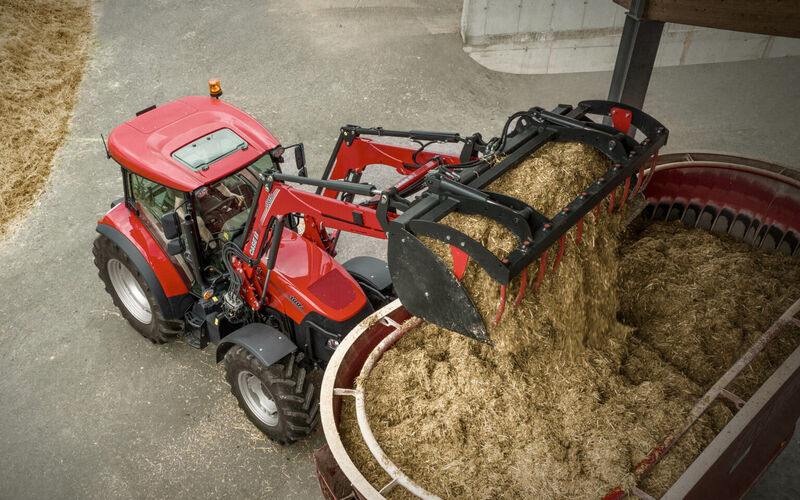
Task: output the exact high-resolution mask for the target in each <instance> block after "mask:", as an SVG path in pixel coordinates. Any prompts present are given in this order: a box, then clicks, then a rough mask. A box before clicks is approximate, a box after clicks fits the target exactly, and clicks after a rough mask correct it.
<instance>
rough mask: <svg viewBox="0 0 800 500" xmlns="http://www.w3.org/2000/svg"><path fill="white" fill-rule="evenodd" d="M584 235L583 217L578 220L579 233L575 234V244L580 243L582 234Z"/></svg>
mask: <svg viewBox="0 0 800 500" xmlns="http://www.w3.org/2000/svg"><path fill="white" fill-rule="evenodd" d="M582 235H583V217H581V220H579V221H578V234H576V235H575V244H576V245H577V244H579V243H580V242H581V236H582Z"/></svg>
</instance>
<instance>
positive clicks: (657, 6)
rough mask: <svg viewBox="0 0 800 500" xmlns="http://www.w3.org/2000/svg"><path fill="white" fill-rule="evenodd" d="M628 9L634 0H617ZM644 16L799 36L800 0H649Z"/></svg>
mask: <svg viewBox="0 0 800 500" xmlns="http://www.w3.org/2000/svg"><path fill="white" fill-rule="evenodd" d="M614 3H616V4H619V5H621V6H623V7H625V8H626V9H629V8H630V5H631V0H614ZM643 18H644V19H649V20H652V21H661V22H665V23H678V24H690V25H693V26H705V27H707V28H717V29H722V30H732V31H744V32H747V33H760V34H763V35H772V36H788V37H792V38H800V0H647V5H646V6H645V10H644V16H643Z"/></svg>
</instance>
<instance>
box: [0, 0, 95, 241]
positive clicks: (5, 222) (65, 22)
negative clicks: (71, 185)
mask: <svg viewBox="0 0 800 500" xmlns="http://www.w3.org/2000/svg"><path fill="white" fill-rule="evenodd" d="M0 12H2V15H0V71H1V72H2V74H3V91H2V92H0V121H2V123H3V133H2V134H0V239H2V238H3V236H4V235H5V234H6V233H7V231H8V230H9V227H10V225H11V224H12V222H13V221H14V220H16V219H17V218H19V217H20V216H22V215H23V214H25V213H27V211H28V209H30V207H31V206H32V204H33V203H34V202H35V200H36V198H37V197H38V195H39V193H40V192H41V190H42V188H43V186H44V183H45V181H46V180H47V177H48V175H49V173H50V169H51V165H52V161H53V156H54V155H55V152H56V151H57V150H58V148H59V146H60V145H61V143H62V142H63V140H64V137H65V136H66V134H67V130H68V126H69V117H70V114H71V113H72V107H73V105H74V104H75V99H76V93H77V92H76V90H77V88H78V84H79V83H80V81H81V75H82V72H83V64H84V61H85V60H86V55H87V53H88V47H89V39H90V36H91V15H90V12H89V3H88V2H87V1H86V0H58V1H56V0H4V1H3V2H2V7H0Z"/></svg>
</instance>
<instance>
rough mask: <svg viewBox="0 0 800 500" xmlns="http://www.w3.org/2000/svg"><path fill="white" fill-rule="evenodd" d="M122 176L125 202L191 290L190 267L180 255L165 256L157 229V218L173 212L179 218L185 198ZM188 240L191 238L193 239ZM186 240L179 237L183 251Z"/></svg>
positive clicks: (141, 179)
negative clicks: (124, 186)
mask: <svg viewBox="0 0 800 500" xmlns="http://www.w3.org/2000/svg"><path fill="white" fill-rule="evenodd" d="M125 176H126V179H125V180H126V183H125V184H126V186H127V192H126V193H125V196H126V199H127V202H128V203H129V204H130V205H131V206H133V207H134V208H135V209H136V211H137V212H138V216H139V220H140V221H141V222H142V224H143V225H144V226H145V227H146V228H147V230H148V231H149V232H150V234H151V235H153V238H154V239H155V240H156V242H157V243H158V245H159V246H160V247H161V249H162V250H164V253H165V254H166V255H167V257H168V258H169V260H170V261H171V262H172V264H173V265H174V266H175V269H176V270H177V271H178V274H179V275H180V276H181V279H182V280H183V282H184V283H185V284H186V287H187V288H189V289H191V288H192V286H193V285H194V283H193V281H192V279H191V278H190V277H191V276H192V271H191V267H189V264H188V263H187V262H186V259H184V257H183V255H169V252H167V239H166V238H165V237H164V229H163V228H162V227H161V217H163V216H164V214H166V213H169V212H173V211H176V209H177V211H178V213H179V215H181V216H182V215H183V213H181V208H180V207H181V206H182V204H183V203H184V201H185V199H186V196H187V194H186V193H184V192H182V191H178V190H176V189H172V188H169V187H167V186H163V185H161V184H158V183H156V182H153V181H151V180H149V179H146V178H144V177H142V176H140V175H137V174H134V173H133V172H128V171H126V172H125ZM189 236H190V237H193V235H189ZM186 237H187V235H185V234H182V235H181V239H182V240H183V243H184V247H186V248H188V246H187V245H186Z"/></svg>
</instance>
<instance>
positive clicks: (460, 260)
mask: <svg viewBox="0 0 800 500" xmlns="http://www.w3.org/2000/svg"><path fill="white" fill-rule="evenodd" d="M450 255H452V256H453V274H455V275H456V278H458V279H459V280H461V278H463V277H464V272H465V271H466V270H467V264H469V255H468V254H467V253H466V252H463V251H461V250H459V249H458V248H456V247H454V246H453V245H450Z"/></svg>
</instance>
